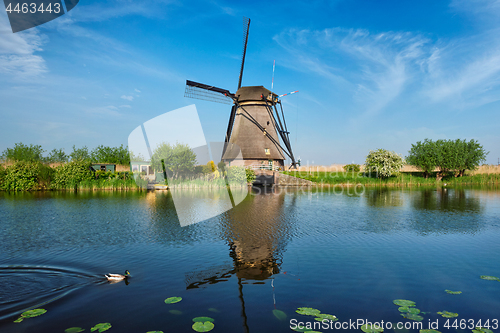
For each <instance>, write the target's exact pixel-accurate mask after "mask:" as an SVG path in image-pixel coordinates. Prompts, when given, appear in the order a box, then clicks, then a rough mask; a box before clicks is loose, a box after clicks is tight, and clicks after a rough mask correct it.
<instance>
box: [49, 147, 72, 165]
mask: <svg viewBox="0 0 500 333" xmlns="http://www.w3.org/2000/svg"><path fill="white" fill-rule="evenodd" d="M68 159H69V156H68V155H66V153H65V152H64V149H56V148H54V149H52V151H51V152H50V153H49V156H47V158H46V161H47V162H49V163H62V162H68Z"/></svg>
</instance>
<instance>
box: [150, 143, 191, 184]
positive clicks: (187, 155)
mask: <svg viewBox="0 0 500 333" xmlns="http://www.w3.org/2000/svg"><path fill="white" fill-rule="evenodd" d="M195 164H196V154H195V153H194V152H193V151H192V150H191V148H189V146H188V145H185V144H181V143H176V144H175V145H174V146H172V145H170V144H169V143H165V142H163V143H161V144H159V145H158V147H156V149H155V150H154V152H153V156H152V157H151V166H152V167H153V168H154V169H155V170H157V171H160V170H163V168H165V171H166V172H167V174H169V175H171V176H172V177H173V178H178V177H179V176H181V175H182V174H189V173H193V171H194V167H195Z"/></svg>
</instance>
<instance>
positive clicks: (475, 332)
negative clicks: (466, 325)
mask: <svg viewBox="0 0 500 333" xmlns="http://www.w3.org/2000/svg"><path fill="white" fill-rule="evenodd" d="M472 332H473V333H493V331H492V330H489V329H487V328H484V327H476V329H475V330H472Z"/></svg>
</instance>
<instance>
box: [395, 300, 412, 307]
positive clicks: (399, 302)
mask: <svg viewBox="0 0 500 333" xmlns="http://www.w3.org/2000/svg"><path fill="white" fill-rule="evenodd" d="M392 302H393V303H394V304H396V305H399V306H408V307H410V306H415V302H413V301H409V300H407V299H395V300H394V301H392Z"/></svg>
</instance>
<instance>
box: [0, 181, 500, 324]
mask: <svg viewBox="0 0 500 333" xmlns="http://www.w3.org/2000/svg"><path fill="white" fill-rule="evenodd" d="M0 217H1V219H0V332H2V333H4V332H16V333H18V332H64V331H65V330H66V329H68V328H71V327H81V328H82V329H85V332H90V329H91V328H92V327H94V326H95V325H97V324H99V323H109V324H110V325H111V328H110V329H109V332H144V333H145V332H150V331H163V332H194V330H193V328H192V325H193V324H194V322H193V319H194V318H196V317H200V316H205V317H210V318H211V319H212V320H213V325H214V328H213V330H212V332H292V330H291V327H292V328H299V327H302V326H305V327H307V325H313V324H314V322H316V321H315V320H314V318H315V317H316V316H311V315H305V314H299V313H297V312H296V310H297V309H298V308H302V307H307V308H312V309H317V310H319V311H321V313H324V314H331V315H335V316H336V317H337V318H338V321H336V322H328V321H326V322H325V324H323V323H320V322H316V323H319V324H322V325H323V326H321V327H319V326H317V325H318V324H316V326H314V327H315V329H314V330H315V331H320V332H333V331H337V330H339V329H342V328H343V329H348V330H352V331H358V332H361V331H360V327H359V326H355V325H354V324H353V323H359V324H362V323H366V322H372V323H375V322H378V323H381V322H382V321H383V323H384V325H386V326H385V330H384V331H385V332H393V331H396V332H418V330H419V328H423V329H426V328H429V327H428V326H429V325H430V324H431V323H437V325H438V326H439V327H436V326H434V327H433V328H437V329H438V330H440V331H441V332H447V331H460V332H471V331H470V327H472V326H486V325H488V326H489V327H490V329H492V330H493V331H496V329H497V328H498V325H499V323H498V320H500V311H499V309H500V281H497V280H494V279H492V278H490V279H489V280H488V279H484V278H481V276H494V277H500V189H498V188H487V187H486V188H475V189H472V188H427V189H421V188H411V189H399V188H396V189H391V188H357V189H354V188H349V189H345V188H344V189H341V188H326V189H323V190H317V189H311V190H304V189H290V188H275V189H274V190H266V191H263V190H261V189H260V190H258V191H253V192H252V193H251V194H249V195H248V196H247V197H246V198H245V200H244V201H243V202H242V203H241V204H239V205H238V206H236V208H234V209H232V210H229V211H227V212H225V213H223V214H221V215H218V216H216V217H213V218H211V219H209V220H206V221H203V222H200V223H196V224H192V225H188V226H185V227H181V226H180V224H179V220H178V218H177V215H176V212H175V209H174V205H173V201H172V197H171V194H169V193H168V192H157V193H155V192H77V193H74V192H36V193H5V192H4V193H0ZM125 270H129V271H130V273H131V277H130V278H128V279H127V280H126V281H121V282H118V283H109V282H108V281H107V280H106V279H105V277H104V274H105V273H123V272H124V271H125ZM445 290H449V291H456V292H458V291H460V292H461V293H455V294H450V293H447V292H446V291H445ZM170 297H180V298H182V300H181V301H180V302H177V303H173V304H166V303H165V300H166V299H167V298H170ZM397 299H404V300H410V301H413V302H415V306H414V307H415V308H418V309H419V310H420V314H418V316H420V317H421V319H420V320H421V321H414V320H411V319H407V318H404V317H403V316H402V315H401V314H403V315H405V314H408V313H407V312H400V311H399V310H398V305H395V304H394V303H393V301H394V300H397ZM30 309H45V310H46V312H45V313H43V314H42V315H39V316H37V317H32V318H26V317H25V318H23V320H22V321H21V322H18V323H14V321H16V320H17V319H18V318H20V316H21V314H22V313H23V312H25V311H28V310H30ZM311 311H313V310H311ZM444 311H449V312H451V313H456V314H458V317H454V318H445V317H442V316H441V315H440V314H438V312H442V313H444ZM313 312H314V311H313ZM455 320H457V321H455ZM464 320H465V322H464ZM479 320H481V322H480V323H479ZM487 320H488V322H486V321H487ZM399 322H400V323H402V326H403V327H404V324H406V325H407V326H406V327H407V328H408V329H407V330H405V329H402V330H398V329H394V328H396V326H395V324H396V323H399ZM454 322H455V324H456V327H452V325H453V323H454ZM387 323H390V324H394V326H393V328H392V329H391V328H388V326H387ZM415 323H421V325H422V327H418V326H411V327H410V325H414V324H415ZM464 323H465V326H464V325H462V326H461V327H460V324H464ZM495 323H496V326H495ZM326 324H328V325H326ZM447 324H448V326H450V327H448V328H446V327H444V326H445V325H447ZM478 324H479V325H478ZM347 325H349V326H347ZM208 326H210V325H208ZM402 326H401V325H400V327H399V328H401V327H402ZM488 326H486V327H488ZM309 327H313V326H309Z"/></svg>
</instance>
